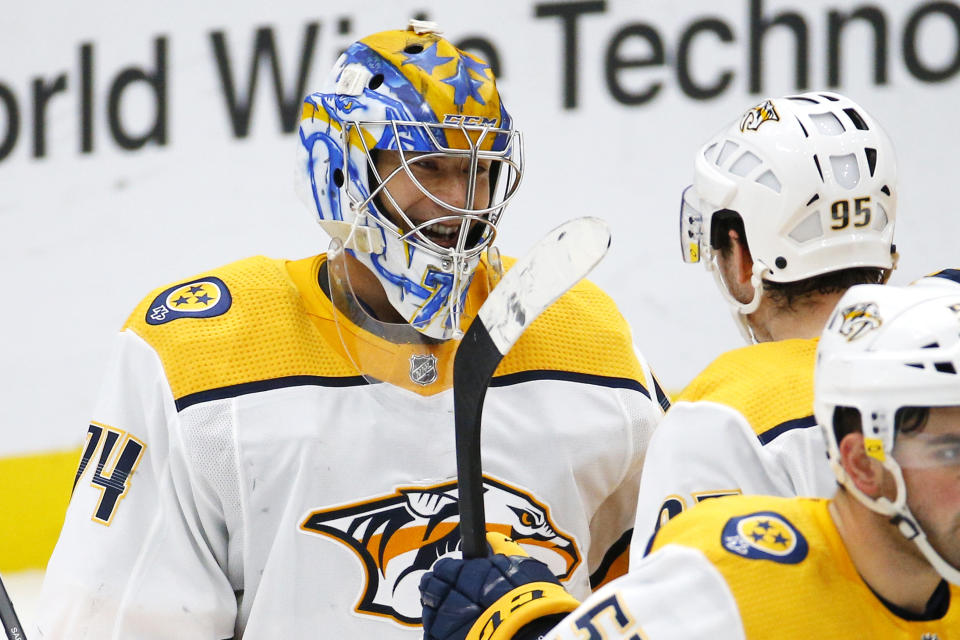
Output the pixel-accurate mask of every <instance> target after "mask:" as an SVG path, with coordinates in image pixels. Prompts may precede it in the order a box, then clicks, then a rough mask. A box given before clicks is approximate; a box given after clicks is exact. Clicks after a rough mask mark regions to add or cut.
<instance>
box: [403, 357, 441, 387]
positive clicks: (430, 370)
mask: <svg viewBox="0 0 960 640" xmlns="http://www.w3.org/2000/svg"><path fill="white" fill-rule="evenodd" d="M437 375H438V374H437V356H435V355H433V354H427V355H413V356H410V380H411V381H413V382H414V383H415V384H419V385H420V386H422V387H425V386H427V385H428V384H433V383H434V382H436V381H437Z"/></svg>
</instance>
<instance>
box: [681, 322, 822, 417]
mask: <svg viewBox="0 0 960 640" xmlns="http://www.w3.org/2000/svg"><path fill="white" fill-rule="evenodd" d="M817 342H818V339H817V338H813V339H806V340H800V339H794V340H780V341H777V342H764V343H761V344H755V345H751V346H749V347H743V348H741V349H735V350H733V351H728V352H727V353H725V354H723V355H721V356H720V357H719V358H717V359H716V360H714V361H713V362H712V363H711V364H710V365H709V366H708V367H707V368H706V369H704V370H703V372H702V373H700V375H698V376H697V377H696V378H695V379H694V380H693V382H691V383H690V384H689V385H688V386H687V388H686V389H684V390H683V391H682V392H681V393H680V395H678V396H677V397H676V398H675V402H698V401H705V402H716V403H719V404H723V405H726V406H728V407H731V408H733V409H736V410H737V411H739V412H740V413H741V414H742V415H743V417H744V418H746V420H747V422H749V423H750V426H751V427H753V430H754V433H756V434H757V435H758V436H759V435H761V434H763V433H765V432H767V431H769V430H770V429H773V428H774V427H776V426H778V425H781V424H783V423H785V422H788V421H790V420H796V419H798V418H805V417H808V416H811V415H813V366H814V360H815V358H816V353H817Z"/></svg>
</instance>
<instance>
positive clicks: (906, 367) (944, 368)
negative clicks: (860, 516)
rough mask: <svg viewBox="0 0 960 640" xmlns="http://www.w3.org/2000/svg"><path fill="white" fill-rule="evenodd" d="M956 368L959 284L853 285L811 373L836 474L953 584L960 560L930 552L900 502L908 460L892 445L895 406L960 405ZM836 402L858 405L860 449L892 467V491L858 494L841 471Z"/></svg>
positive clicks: (959, 363) (959, 367)
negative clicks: (889, 493) (875, 495)
mask: <svg viewBox="0 0 960 640" xmlns="http://www.w3.org/2000/svg"><path fill="white" fill-rule="evenodd" d="M958 372H960V291H951V290H949V289H946V288H936V287H894V286H882V285H857V286H854V287H851V288H850V289H849V290H848V291H847V292H846V293H845V294H844V296H843V297H842V298H841V300H840V302H839V303H838V304H837V307H836V309H835V310H834V313H833V315H832V316H831V318H830V321H829V322H828V323H827V326H826V328H825V329H824V332H823V335H822V337H821V339H820V344H819V346H818V349H817V364H816V370H815V374H814V415H815V417H816V419H817V423H818V424H820V425H821V428H822V430H823V434H824V437H825V438H826V442H827V456H828V458H829V460H830V464H831V466H832V467H833V471H834V473H835V474H836V476H837V480H838V481H839V482H840V483H841V484H842V485H843V486H844V487H846V489H847V491H849V492H850V493H851V494H852V495H853V496H855V497H856V498H857V499H858V500H859V501H860V502H862V503H863V504H864V505H866V506H867V507H869V508H870V509H872V510H873V511H875V512H877V513H880V514H882V515H885V516H889V517H890V518H892V519H893V521H894V522H895V523H896V524H897V526H898V528H899V529H900V531H901V532H902V533H903V535H904V536H905V537H907V538H908V539H910V540H912V541H913V542H914V543H915V544H916V545H917V547H918V548H919V549H920V551H921V553H923V555H924V557H926V559H927V560H928V561H929V562H930V564H931V565H932V566H933V567H934V568H935V569H936V570H937V572H938V573H940V575H942V576H943V577H944V578H945V579H946V580H948V581H950V582H952V583H953V584H956V585H960V567H955V566H953V565H951V564H949V563H948V562H947V561H946V560H944V559H943V558H942V557H941V556H940V554H939V553H937V551H936V550H935V549H934V548H933V546H932V545H931V544H930V542H929V541H928V540H927V537H926V534H925V533H924V531H923V529H922V527H921V526H920V523H919V522H918V521H917V518H916V517H915V516H914V515H913V514H912V513H911V511H910V508H909V506H908V505H907V491H906V487H905V484H904V480H903V473H902V471H901V465H902V464H903V465H904V466H908V465H906V464H905V463H902V462H898V460H897V457H895V456H897V455H898V454H897V451H895V450H894V446H895V444H896V443H897V437H898V425H897V423H896V416H897V411H898V410H899V409H901V408H903V407H922V408H929V407H957V406H960V375H958ZM838 407H852V408H855V409H856V410H857V411H858V412H859V414H860V419H861V425H860V426H861V429H862V431H863V436H864V443H865V447H866V451H867V454H868V455H870V456H871V457H873V458H875V459H876V460H879V461H880V462H881V463H882V464H883V466H884V468H885V469H887V470H888V471H889V472H890V473H891V474H892V475H893V478H894V481H895V483H896V489H897V494H896V497H895V498H894V499H892V500H890V499H888V498H886V497H879V498H872V497H870V496H868V495H866V494H864V493H863V492H862V491H860V490H859V489H858V488H857V487H856V485H855V484H854V483H853V482H852V481H851V479H850V477H849V476H848V475H847V473H846V471H845V470H844V468H843V466H842V464H841V461H840V450H839V441H838V440H837V433H836V430H835V428H834V412H835V410H836V409H837V408H838ZM921 435H922V434H921ZM943 462H945V463H947V464H960V461H958V460H955V459H947V460H944V461H943Z"/></svg>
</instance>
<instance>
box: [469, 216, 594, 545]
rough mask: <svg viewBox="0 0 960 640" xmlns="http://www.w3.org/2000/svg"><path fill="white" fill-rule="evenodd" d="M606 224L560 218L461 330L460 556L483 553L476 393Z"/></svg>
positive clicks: (589, 256) (590, 253) (579, 270)
mask: <svg viewBox="0 0 960 640" xmlns="http://www.w3.org/2000/svg"><path fill="white" fill-rule="evenodd" d="M609 246H610V230H609V229H608V227H607V225H606V223H605V222H603V221H602V220H600V219H599V218H576V219H574V220H570V221H569V222H566V223H564V224H562V225H560V226H559V227H557V228H556V229H554V230H553V231H551V232H550V233H549V234H547V236H546V237H545V238H543V239H542V240H541V241H540V242H538V243H537V244H536V246H534V248H533V249H532V250H531V251H530V253H528V254H527V255H526V256H524V257H523V258H521V259H520V260H518V261H517V263H516V264H515V265H514V266H513V268H512V269H510V270H509V271H507V273H506V274H505V275H504V276H503V279H502V280H501V281H500V282H499V283H498V284H497V286H496V287H494V289H493V291H491V292H490V295H489V296H488V297H487V299H486V301H485V302H484V303H483V306H481V307H480V311H479V312H478V313H477V318H476V319H475V320H474V321H473V323H472V324H471V325H470V328H469V329H467V332H466V334H464V336H463V339H462V341H461V343H460V346H459V347H458V348H457V353H456V355H455V356H454V360H453V410H454V424H455V434H456V452H457V486H458V491H457V492H458V496H459V497H458V500H459V509H460V537H461V538H462V540H463V548H462V550H463V557H465V558H479V557H483V556H485V555H487V544H486V524H485V518H484V511H483V475H482V466H481V462H480V417H481V414H482V412H483V398H484V396H485V395H486V392H487V386H488V385H489V384H490V380H491V379H492V378H493V372H494V371H495V370H496V368H497V365H499V364H500V361H501V360H502V359H503V357H504V356H505V355H506V354H507V352H508V351H509V350H510V347H512V346H513V344H514V343H515V342H516V341H517V339H518V338H520V334H522V333H523V332H524V330H525V329H526V328H527V327H529V326H530V324H531V323H533V321H534V320H535V319H536V318H537V316H539V315H540V313H541V312H543V310H544V309H546V308H547V307H549V306H550V305H551V304H552V303H553V302H554V301H555V300H556V299H557V298H559V297H560V296H561V295H563V293H564V292H566V291H567V290H568V289H570V288H571V287H573V285H575V284H576V283H577V282H579V281H580V280H581V279H582V278H583V277H584V276H586V275H587V274H588V273H589V272H590V270H591V269H593V267H594V266H596V264H597V263H598V262H600V260H601V259H602V258H603V256H604V254H606V252H607V248H608V247H609Z"/></svg>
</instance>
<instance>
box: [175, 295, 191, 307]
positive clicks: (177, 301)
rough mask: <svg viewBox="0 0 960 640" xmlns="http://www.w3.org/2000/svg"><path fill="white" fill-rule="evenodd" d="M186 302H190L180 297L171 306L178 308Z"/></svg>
mask: <svg viewBox="0 0 960 640" xmlns="http://www.w3.org/2000/svg"><path fill="white" fill-rule="evenodd" d="M188 302H190V300H188V299H187V298H185V297H183V296H180V297H179V298H177V299H176V300H174V301H173V304H175V305H177V306H178V307H179V306H180V305H182V304H187V303H188Z"/></svg>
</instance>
